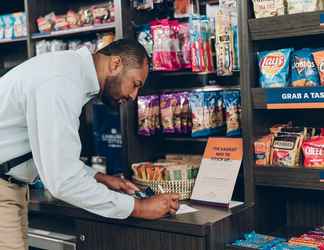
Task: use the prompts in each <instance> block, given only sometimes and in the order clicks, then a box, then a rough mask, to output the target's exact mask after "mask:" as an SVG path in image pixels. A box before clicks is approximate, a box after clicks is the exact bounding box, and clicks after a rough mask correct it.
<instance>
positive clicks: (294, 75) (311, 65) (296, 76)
mask: <svg viewBox="0 0 324 250" xmlns="http://www.w3.org/2000/svg"><path fill="white" fill-rule="evenodd" d="M291 60H292V65H291V66H292V68H291V85H292V86H293V87H314V86H319V85H320V80H319V77H318V71H317V68H316V65H315V62H314V60H313V55H312V50H311V49H302V50H297V51H294V52H293V53H292V59H291Z"/></svg>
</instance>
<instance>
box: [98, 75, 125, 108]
mask: <svg viewBox="0 0 324 250" xmlns="http://www.w3.org/2000/svg"><path fill="white" fill-rule="evenodd" d="M100 99H101V101H102V102H103V103H104V104H105V105H106V106H107V107H108V108H111V109H117V108H118V107H119V100H120V99H121V76H120V75H118V76H111V77H108V79H107V80H106V84H105V87H104V90H103V91H102V93H101V95H100Z"/></svg>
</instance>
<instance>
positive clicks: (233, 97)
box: [222, 90, 241, 136]
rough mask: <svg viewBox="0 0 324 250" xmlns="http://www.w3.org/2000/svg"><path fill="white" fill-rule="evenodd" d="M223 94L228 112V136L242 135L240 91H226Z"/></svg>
mask: <svg viewBox="0 0 324 250" xmlns="http://www.w3.org/2000/svg"><path fill="white" fill-rule="evenodd" d="M222 95H223V100H224V106H225V112H226V136H240V135H241V126H240V124H241V120H240V106H241V96H240V92H239V91H238V90H233V91H224V92H223V93H222Z"/></svg>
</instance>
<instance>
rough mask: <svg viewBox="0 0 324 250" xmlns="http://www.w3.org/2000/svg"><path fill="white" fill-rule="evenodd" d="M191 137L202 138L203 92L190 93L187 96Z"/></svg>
mask: <svg viewBox="0 0 324 250" xmlns="http://www.w3.org/2000/svg"><path fill="white" fill-rule="evenodd" d="M189 102H190V109H191V117H192V133H191V135H192V137H200V136H204V135H205V134H204V128H205V127H204V92H192V93H190V96H189Z"/></svg>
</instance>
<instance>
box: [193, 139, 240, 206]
mask: <svg viewBox="0 0 324 250" xmlns="http://www.w3.org/2000/svg"><path fill="white" fill-rule="evenodd" d="M242 155H243V142H242V139H241V138H209V139H208V143H207V146H206V149H205V153H204V157H203V160H202V162H201V166H200V169H199V173H198V176H197V179H196V183H195V186H194V189H193V192H192V195H191V200H194V201H198V202H203V203H210V204H215V205H220V206H225V207H230V203H231V199H232V195H233V191H234V187H235V183H236V179H237V176H238V173H239V170H240V166H241V163H242Z"/></svg>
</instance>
